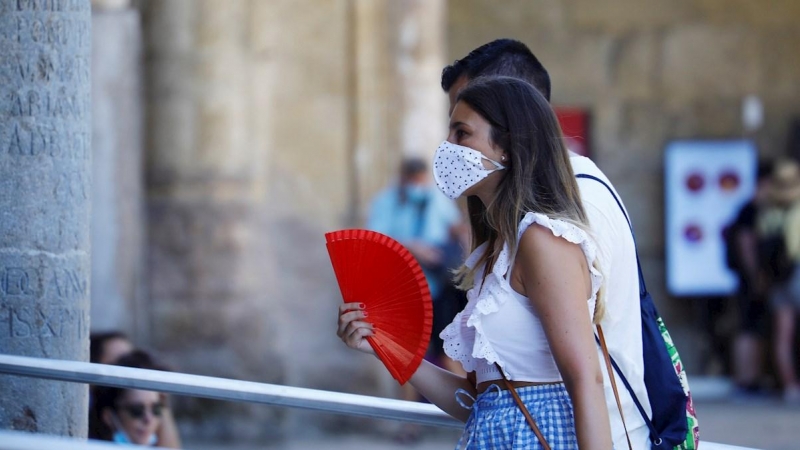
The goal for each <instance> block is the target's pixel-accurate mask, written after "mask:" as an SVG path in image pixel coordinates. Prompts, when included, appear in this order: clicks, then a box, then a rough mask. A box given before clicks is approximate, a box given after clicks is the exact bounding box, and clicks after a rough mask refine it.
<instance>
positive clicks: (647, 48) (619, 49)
mask: <svg viewBox="0 0 800 450" xmlns="http://www.w3.org/2000/svg"><path fill="white" fill-rule="evenodd" d="M660 58H661V46H660V40H659V35H658V34H656V33H632V34H628V35H625V36H621V37H619V38H618V39H616V40H615V41H614V44H613V48H612V50H611V56H610V58H609V63H608V64H609V66H610V71H611V83H612V84H613V94H614V95H615V96H617V97H620V98H623V99H626V100H628V99H632V100H647V99H653V98H655V97H656V96H657V95H658V91H657V89H656V87H657V85H658V82H659V79H658V76H659V72H658V65H659V60H660Z"/></svg>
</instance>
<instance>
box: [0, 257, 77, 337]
mask: <svg viewBox="0 0 800 450" xmlns="http://www.w3.org/2000/svg"><path fill="white" fill-rule="evenodd" d="M12 259H16V258H12ZM88 295H89V286H88V279H87V274H86V273H85V271H84V270H82V269H78V268H76V267H69V266H61V267H45V266H41V265H40V266H33V265H25V264H17V265H5V266H2V265H0V341H3V340H6V339H24V338H37V339H38V338H62V337H65V338H66V337H70V338H72V337H74V338H78V339H83V338H86V337H87V333H88V328H89V321H88V316H87V314H88V309H87V308H86V307H85V306H86V304H87V303H88Z"/></svg>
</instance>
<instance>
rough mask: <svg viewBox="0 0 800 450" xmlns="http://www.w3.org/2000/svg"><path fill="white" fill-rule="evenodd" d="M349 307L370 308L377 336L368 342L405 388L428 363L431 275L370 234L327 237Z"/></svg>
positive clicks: (394, 246)
mask: <svg viewBox="0 0 800 450" xmlns="http://www.w3.org/2000/svg"><path fill="white" fill-rule="evenodd" d="M325 240H326V241H327V247H328V254H329V255H330V257H331V264H333V271H334V272H335V273H336V280H337V281H338V283H339V289H340V290H341V291H342V298H343V299H344V301H345V303H350V302H360V303H364V305H366V308H365V309H366V312H367V320H368V321H369V322H370V323H372V324H373V325H374V330H375V335H374V336H371V337H368V338H367V340H368V341H369V343H370V345H371V346H372V348H373V349H374V350H375V353H376V354H377V355H378V357H379V358H380V359H381V361H383V364H384V365H386V368H387V369H389V372H391V374H392V376H393V377H394V378H395V379H396V380H397V381H399V382H400V384H405V382H406V381H408V379H409V378H411V375H413V374H414V371H416V370H417V367H419V364H420V363H421V362H422V357H423V356H424V355H425V351H426V350H427V349H428V342H429V341H430V337H431V326H432V325H433V307H432V305H431V293H430V290H429V289H428V283H427V281H426V280H425V274H423V273H422V269H421V268H420V266H419V264H418V263H417V261H416V259H414V256H413V255H411V252H409V251H408V250H407V249H406V248H405V247H403V246H402V244H400V243H399V242H397V241H395V240H394V239H392V238H390V237H389V236H386V235H383V234H380V233H376V232H374V231H369V230H357V229H354V230H340V231H333V232H330V233H326V234H325Z"/></svg>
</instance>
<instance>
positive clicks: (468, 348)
mask: <svg viewBox="0 0 800 450" xmlns="http://www.w3.org/2000/svg"><path fill="white" fill-rule="evenodd" d="M534 223H535V224H538V225H541V226H543V227H545V228H547V229H549V230H550V231H552V232H553V234H554V235H555V236H558V237H561V238H564V239H566V240H567V241H569V242H571V243H573V244H578V245H579V246H580V247H581V250H583V254H584V255H585V256H586V261H587V263H588V266H589V269H590V272H591V273H590V276H591V282H592V296H591V298H589V300H588V301H587V310H586V312H587V313H588V314H589V315H590V317H592V316H593V314H594V305H595V299H596V297H597V291H598V290H599V289H600V285H601V283H602V281H603V276H602V275H601V274H600V272H598V271H597V270H596V269H595V268H594V267H593V266H592V264H593V262H594V260H595V257H596V254H597V248H596V246H595V243H594V241H592V240H591V238H590V237H589V235H588V234H587V233H586V232H585V231H584V230H582V229H581V228H579V227H577V226H575V225H573V224H571V223H568V222H564V221H562V220H558V219H551V218H550V217H548V216H546V215H544V214H540V213H533V212H529V213H527V214H526V215H525V217H524V218H523V219H522V221H521V222H520V224H519V233H518V238H519V237H521V236H522V234H523V233H524V232H525V230H527V229H528V227H529V226H530V225H531V224H534ZM518 242H519V240H518ZM486 246H487V244H485V243H484V244H483V245H481V246H479V247H478V248H477V249H475V251H474V252H472V254H471V255H469V257H468V258H467V261H466V263H465V264H466V265H467V266H468V267H470V268H472V267H474V265H475V263H476V262H477V260H478V259H479V258H480V256H481V255H482V254H483V252H484V251H486ZM515 250H516V249H515ZM514 254H516V251H515V252H513V253H512V252H510V251H509V248H508V245H505V246H504V247H503V250H502V251H501V253H500V255H499V256H498V258H497V261H496V262H495V264H494V268H493V270H492V272H491V273H489V274H488V275H486V277H485V278H484V272H485V270H486V267H485V264H484V266H482V267H480V268H478V270H477V271H476V272H475V285H474V286H473V287H472V289H470V290H469V291H468V292H467V299H468V303H467V306H466V307H465V308H464V311H462V312H460V313H459V314H458V315H456V317H455V319H453V322H452V323H451V324H450V325H448V326H447V327H446V328H445V329H444V330H443V331H442V333H441V334H440V337H441V338H442V340H443V341H444V351H445V353H446V354H447V356H449V357H450V358H452V359H454V360H456V361H459V362H460V363H461V365H462V366H463V367H464V370H466V371H467V372H473V371H474V372H475V373H476V378H477V382H478V383H482V382H484V381H491V380H499V379H501V378H502V377H501V376H500V373H499V371H498V370H497V367H496V366H495V365H494V364H495V363H497V364H498V365H499V366H500V367H501V368H502V369H503V372H504V373H505V376H506V378H508V379H509V380H514V381H532V382H551V381H562V378H561V374H560V373H559V371H558V368H557V367H556V363H555V360H554V359H553V355H552V353H551V352H550V346H549V344H548V342H547V338H546V336H545V334H544V329H543V328H542V323H541V321H540V320H539V315H538V314H537V312H536V310H535V309H534V308H533V306H532V304H531V302H530V301H529V300H528V298H527V297H525V296H523V295H521V294H519V293H517V292H516V291H514V290H513V289H512V288H511V285H510V284H509V280H510V276H509V275H510V268H511V266H512V265H513V261H512V260H511V258H512V255H514Z"/></svg>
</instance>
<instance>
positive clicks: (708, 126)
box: [669, 97, 744, 139]
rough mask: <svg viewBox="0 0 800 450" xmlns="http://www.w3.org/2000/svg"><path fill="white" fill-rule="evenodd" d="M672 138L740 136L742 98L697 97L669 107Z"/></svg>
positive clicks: (741, 130)
mask: <svg viewBox="0 0 800 450" xmlns="http://www.w3.org/2000/svg"><path fill="white" fill-rule="evenodd" d="M669 114H670V116H671V118H672V119H671V127H670V133H669V134H670V138H672V139H698V138H699V139H720V138H723V139H724V138H737V137H739V136H742V133H743V132H744V129H743V126H742V99H741V98H731V99H719V98H713V97H712V98H708V97H706V98H697V99H695V100H694V101H687V102H686V103H684V104H682V105H680V106H674V107H671V108H670V109H669Z"/></svg>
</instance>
